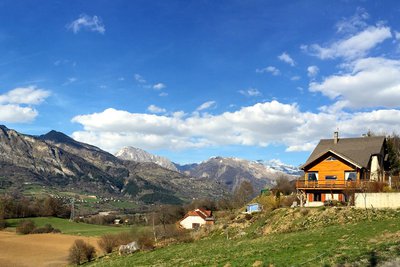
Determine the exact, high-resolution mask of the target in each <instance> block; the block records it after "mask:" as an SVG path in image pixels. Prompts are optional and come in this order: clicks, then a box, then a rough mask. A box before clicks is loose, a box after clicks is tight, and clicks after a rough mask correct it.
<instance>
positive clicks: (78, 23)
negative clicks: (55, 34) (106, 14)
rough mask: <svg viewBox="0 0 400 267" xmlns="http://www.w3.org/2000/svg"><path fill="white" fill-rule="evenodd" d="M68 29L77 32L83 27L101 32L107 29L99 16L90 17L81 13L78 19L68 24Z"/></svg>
mask: <svg viewBox="0 0 400 267" xmlns="http://www.w3.org/2000/svg"><path fill="white" fill-rule="evenodd" d="M67 29H68V30H71V31H72V32H73V33H75V34H76V33H78V32H79V31H80V30H81V29H85V30H87V31H91V32H98V33H101V34H104V33H105V31H106V28H105V26H104V24H103V22H102V21H101V19H100V18H99V17H97V16H93V17H90V16H88V15H86V14H82V15H80V16H79V18H78V19H76V20H74V21H73V22H71V23H70V24H68V25H67Z"/></svg>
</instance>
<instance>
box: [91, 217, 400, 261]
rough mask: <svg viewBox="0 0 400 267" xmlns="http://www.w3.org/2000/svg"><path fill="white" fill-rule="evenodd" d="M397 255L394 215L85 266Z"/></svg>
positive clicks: (398, 228)
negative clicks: (388, 217) (386, 217)
mask: <svg viewBox="0 0 400 267" xmlns="http://www.w3.org/2000/svg"><path fill="white" fill-rule="evenodd" d="M252 236H254V235H252ZM396 256H397V257H399V256H400V218H399V217H396V218H390V219H384V220H375V221H362V222H358V223H354V224H340V225H331V226H327V227H323V228H318V229H312V228H311V229H308V230H302V231H297V232H292V233H276V234H270V235H268V236H258V237H255V238H251V237H250V235H247V236H244V237H241V238H236V239H234V240H226V237H225V235H224V234H223V232H220V234H218V235H214V236H213V237H209V238H207V239H203V240H199V241H196V242H193V243H183V244H176V245H171V246H168V247H165V248H160V249H157V250H154V251H148V252H146V251H145V252H139V253H136V254H133V255H130V256H126V257H120V256H117V255H112V256H111V257H110V258H108V259H100V260H97V261H95V262H93V263H91V264H90V266H98V267H103V266H120V267H123V266H224V265H226V264H230V265H231V266H252V265H253V264H255V263H258V264H260V265H259V266H269V265H270V264H273V266H331V265H335V264H339V265H342V264H346V263H350V264H352V263H353V264H354V263H357V264H359V266H369V263H370V261H371V258H374V259H377V260H378V261H382V260H387V259H390V258H393V257H396Z"/></svg>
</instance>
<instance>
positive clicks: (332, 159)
mask: <svg viewBox="0 0 400 267" xmlns="http://www.w3.org/2000/svg"><path fill="white" fill-rule="evenodd" d="M326 160H327V161H334V160H337V159H336V158H335V157H332V156H330V157H328V158H327V159H326Z"/></svg>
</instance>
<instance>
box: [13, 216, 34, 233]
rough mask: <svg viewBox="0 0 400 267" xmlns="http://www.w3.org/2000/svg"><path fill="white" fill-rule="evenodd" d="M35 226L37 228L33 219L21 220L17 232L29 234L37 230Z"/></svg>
mask: <svg viewBox="0 0 400 267" xmlns="http://www.w3.org/2000/svg"><path fill="white" fill-rule="evenodd" d="M35 228H36V226H35V223H34V222H33V221H32V220H23V221H20V223H19V224H18V226H17V228H16V232H17V233H18V234H23V235H27V234H30V233H32V232H33V230H35Z"/></svg>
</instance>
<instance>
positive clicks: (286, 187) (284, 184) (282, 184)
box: [273, 175, 296, 195]
mask: <svg viewBox="0 0 400 267" xmlns="http://www.w3.org/2000/svg"><path fill="white" fill-rule="evenodd" d="M273 189H275V190H276V191H277V192H279V193H282V194H284V195H290V194H291V193H294V192H296V186H295V183H291V182H290V180H289V178H288V177H287V176H286V175H280V176H279V177H278V178H277V179H276V185H275V187H274V188H273Z"/></svg>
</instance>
